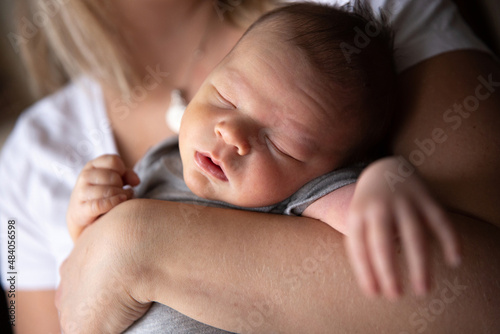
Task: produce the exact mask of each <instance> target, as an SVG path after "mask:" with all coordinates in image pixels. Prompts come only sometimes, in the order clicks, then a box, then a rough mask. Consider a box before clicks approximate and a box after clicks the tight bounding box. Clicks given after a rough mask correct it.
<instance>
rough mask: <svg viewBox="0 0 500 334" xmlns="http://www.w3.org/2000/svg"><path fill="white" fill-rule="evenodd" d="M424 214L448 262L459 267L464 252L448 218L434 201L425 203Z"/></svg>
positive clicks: (430, 200)
mask: <svg viewBox="0 0 500 334" xmlns="http://www.w3.org/2000/svg"><path fill="white" fill-rule="evenodd" d="M423 212H424V213H423V214H424V215H425V217H424V218H425V219H426V221H427V224H428V225H429V228H430V229H431V231H432V232H433V233H434V234H435V235H436V238H437V239H438V240H439V242H440V244H441V247H442V249H443V253H444V255H445V258H446V262H448V264H449V265H451V266H458V265H459V264H460V262H461V254H462V251H461V248H460V241H459V238H458V235H457V232H456V230H455V229H454V228H453V224H452V223H451V222H450V220H449V219H448V216H447V215H446V213H445V212H444V211H443V209H441V208H440V207H439V206H437V205H436V204H435V203H434V202H433V201H432V199H429V200H428V201H426V202H425V203H424V210H423Z"/></svg>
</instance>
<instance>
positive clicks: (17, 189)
mask: <svg viewBox="0 0 500 334" xmlns="http://www.w3.org/2000/svg"><path fill="white" fill-rule="evenodd" d="M317 2H326V3H336V2H338V3H345V2H346V1H345V0H339V1H334V0H329V1H327V0H322V1H319V0H318V1H317ZM370 4H371V5H372V7H373V8H379V7H380V8H383V10H384V12H385V13H386V14H387V15H389V18H390V22H392V26H393V28H394V29H395V30H396V34H395V46H396V48H397V49H398V53H397V54H396V63H397V66H398V69H399V71H402V70H404V69H406V68H408V67H410V66H412V65H414V64H416V63H418V62H420V61H422V60H424V59H426V58H429V57H432V56H434V55H437V54H440V53H443V52H446V51H450V50H458V49H476V50H483V51H486V52H489V51H488V49H487V48H486V47H485V46H484V45H483V44H482V43H481V42H480V41H479V40H478V39H477V38H476V37H475V36H474V35H473V34H472V32H471V31H470V29H469V28H468V27H467V26H465V24H464V23H463V21H462V20H461V18H460V17H459V16H458V13H457V10H456V9H455V7H454V5H453V4H452V3H451V1H449V0H442V1H440V0H433V1H421V0H414V1H409V0H400V1H398V0H372V1H370ZM109 153H117V149H116V146H115V143H114V138H113V136H112V131H111V126H110V124H109V120H108V118H107V115H106V111H105V106H104V101H103V96H102V92H101V89H100V87H99V85H98V84H96V83H95V82H93V81H91V80H89V79H82V80H79V81H78V82H75V83H71V84H69V85H68V86H66V87H65V88H63V89H62V90H60V91H59V92H57V93H55V94H53V95H51V96H48V97H46V98H44V99H43V100H41V101H40V102H38V103H36V104H35V105H33V106H32V107H31V108H29V109H28V110H26V111H25V112H24V113H23V114H22V116H21V117H20V118H19V120H18V121H17V124H16V126H15V128H14V130H13V132H12V133H11V135H10V137H9V139H8V140H7V142H6V143H5V145H4V148H3V150H2V152H1V155H0V236H1V246H0V262H1V275H2V284H3V285H4V288H7V289H8V286H9V283H8V282H7V281H6V279H5V277H6V276H7V273H8V272H11V271H15V272H17V281H16V289H23V290H26V289H35V290H40V289H55V288H56V286H57V284H58V281H59V272H58V268H59V266H60V264H61V263H62V261H63V260H64V259H65V258H66V257H67V255H68V254H69V252H70V251H71V248H72V241H71V239H70V236H69V234H68V231H67V227H66V219H65V216H66V210H67V206H68V202H69V197H70V194H71V191H72V189H73V186H74V184H75V181H76V178H77V176H78V174H79V173H80V171H81V169H82V168H83V166H84V164H85V163H86V162H87V161H89V160H91V159H93V158H95V157H97V156H99V155H102V154H109ZM9 219H14V220H15V221H16V223H15V227H16V248H15V251H16V254H15V256H16V258H15V263H14V265H15V267H14V270H12V269H10V268H9V263H8V261H7V259H8V255H9V254H8V253H7V228H8V221H9Z"/></svg>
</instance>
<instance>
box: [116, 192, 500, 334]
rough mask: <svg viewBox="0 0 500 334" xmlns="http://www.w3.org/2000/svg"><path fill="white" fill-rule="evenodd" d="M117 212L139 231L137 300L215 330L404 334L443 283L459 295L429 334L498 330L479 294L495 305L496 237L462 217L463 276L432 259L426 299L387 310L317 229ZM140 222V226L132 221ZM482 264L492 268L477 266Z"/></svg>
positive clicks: (130, 205)
mask: <svg viewBox="0 0 500 334" xmlns="http://www.w3.org/2000/svg"><path fill="white" fill-rule="evenodd" d="M122 209H123V210H127V211H129V212H130V213H131V215H126V214H125V215H124V216H129V217H133V218H132V220H135V222H134V221H132V220H131V221H128V220H127V223H126V225H127V226H128V227H127V228H130V229H131V231H133V230H138V229H140V230H141V232H139V234H138V235H139V238H138V239H136V241H135V242H134V243H136V244H137V245H136V246H134V245H133V243H132V244H130V243H129V244H128V245H127V247H129V248H130V247H135V249H133V253H142V257H141V256H138V257H137V256H136V260H139V262H141V263H142V265H143V266H144V267H149V269H148V270H147V271H146V272H148V273H149V276H148V277H142V280H143V282H144V284H143V286H142V288H141V289H139V290H140V291H141V292H140V294H142V295H141V296H139V295H138V296H136V297H135V299H136V300H141V301H143V302H146V301H157V302H160V303H163V304H166V305H168V306H170V307H172V308H174V309H177V310H178V311H180V312H182V313H185V314H186V315H188V316H190V317H192V318H194V319H196V320H198V321H201V322H205V323H207V324H209V325H212V326H215V327H219V328H223V329H226V330H229V331H235V332H241V333H251V332H257V333H275V332H283V333H304V332H314V333H335V332H346V331H350V332H354V331H359V332H370V331H371V330H372V329H373V328H382V329H384V331H386V332H392V331H396V330H405V329H408V330H410V331H411V330H414V329H415V328H413V329H412V326H413V325H412V322H409V321H410V320H409V319H410V318H411V317H412V316H413V317H415V315H414V313H415V312H416V311H417V310H419V309H424V308H425V307H428V305H429V304H430V303H432V302H433V300H435V299H436V298H443V297H442V296H443V295H444V294H445V293H450V292H449V291H445V292H443V291H444V290H443V288H444V287H446V286H447V284H455V285H456V286H457V289H458V290H457V291H458V292H457V294H459V295H460V303H453V304H452V303H450V304H449V305H448V304H447V305H446V312H445V313H443V314H442V315H441V316H440V317H439V318H436V317H434V318H436V320H435V321H433V322H432V323H430V322H429V323H428V325H427V326H428V328H429V329H430V330H431V332H432V331H434V332H442V331H444V330H445V329H446V328H447V329H448V330H449V329H450V328H456V329H457V332H460V330H463V332H464V333H465V332H467V331H468V330H470V329H471V328H473V327H472V326H479V324H482V323H483V324H484V323H488V324H490V325H495V326H500V324H499V323H495V321H496V320H494V319H496V318H497V317H496V316H493V315H494V313H495V312H497V311H496V310H497V309H498V306H500V305H498V303H497V300H498V298H497V299H495V298H486V297H485V296H486V295H484V294H482V293H479V292H480V291H485V289H486V290H488V291H489V293H490V295H495V296H497V297H500V295H499V291H498V289H497V288H495V286H496V285H495V284H496V283H495V279H493V277H497V275H498V274H500V269H499V268H500V246H499V243H498V240H500V234H499V232H498V230H497V229H496V228H492V227H489V226H487V225H486V226H483V225H482V224H480V226H473V225H474V224H472V223H471V222H470V221H468V220H466V219H465V218H460V217H454V218H455V222H456V223H457V224H458V227H459V229H460V230H461V231H462V232H463V233H465V235H469V236H467V237H466V238H465V239H466V240H464V248H465V250H466V251H468V252H469V254H468V255H469V257H467V256H466V257H464V264H463V266H462V267H461V270H460V271H455V272H454V271H450V270H448V269H447V268H446V267H445V266H442V265H441V261H440V260H439V259H438V260H436V261H435V263H434V265H433V273H434V274H435V276H434V277H435V282H434V283H437V287H436V286H435V289H434V290H433V292H432V293H431V294H430V295H429V296H428V298H424V299H420V300H415V299H414V298H413V297H412V296H411V295H410V296H409V295H406V297H404V298H403V299H402V300H401V301H399V302H398V303H390V302H388V301H385V300H369V299H366V297H365V296H364V295H363V294H362V293H361V292H360V291H359V290H358V287H357V285H356V283H355V281H354V279H353V276H352V274H351V270H350V266H349V264H348V261H347V259H346V256H345V254H344V249H343V243H342V240H341V236H340V234H339V233H337V232H336V231H335V230H333V229H332V228H330V227H329V226H327V225H326V224H323V223H321V222H318V221H314V220H311V219H305V218H296V217H295V218H294V217H288V216H279V215H265V214H260V213H250V212H244V211H233V210H224V209H217V208H206V207H194V206H191V205H185V204H179V203H170V202H164V201H154V200H134V201H129V202H127V203H125V205H124V206H122ZM127 211H125V212H127ZM140 216H143V217H147V219H145V220H143V221H141V222H138V221H137V217H140ZM464 219H465V220H464ZM479 245H481V247H479ZM141 249H142V251H141ZM471 253H472V254H471ZM486 256H489V257H490V258H492V259H493V262H494V263H495V264H494V265H492V264H491V263H486V261H478V259H479V258H481V257H486ZM151 268H153V269H151ZM494 268H496V269H494ZM401 269H402V273H403V276H405V275H406V273H405V270H404V268H401ZM493 271H494V273H493ZM486 272H487V273H488V275H479V276H478V273H486ZM443 284H444V286H443ZM463 286H466V288H463ZM407 291H408V290H407ZM457 296H458V295H457ZM457 296H456V297H454V298H458V297H457ZM448 297H449V298H451V297H453V296H452V295H450V296H448ZM464 304H466V305H469V306H470V308H468V309H467V310H465V309H463V308H462V307H461V306H460V305H464ZM474 309H486V310H487V311H486V313H484V314H479V313H476V312H473V311H471V310H474ZM478 317H479V318H478ZM384 319H385V320H384ZM457 319H459V320H457ZM450 326H451V327H450Z"/></svg>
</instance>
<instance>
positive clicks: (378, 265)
mask: <svg viewBox="0 0 500 334" xmlns="http://www.w3.org/2000/svg"><path fill="white" fill-rule="evenodd" d="M399 165H400V162H399V161H398V160H397V159H396V158H385V159H382V160H378V161H376V162H374V163H373V164H371V165H370V166H368V167H367V169H366V170H365V171H364V172H363V173H362V174H361V176H360V179H359V181H358V184H357V185H356V190H355V192H354V195H353V198H352V201H351V204H350V207H349V212H348V216H347V230H348V232H347V235H348V237H347V238H346V239H345V242H346V247H347V252H348V254H349V258H350V261H351V264H352V267H353V269H354V272H355V275H356V276H357V279H358V283H359V284H360V286H361V288H362V289H363V290H364V291H365V293H367V294H368V295H375V294H378V293H382V294H384V295H385V296H386V297H388V298H390V299H394V298H397V297H398V296H400V295H401V293H402V289H401V283H400V279H399V278H398V274H397V268H396V253H397V248H398V247H397V243H398V240H400V242H401V244H402V248H403V250H404V252H405V255H406V260H407V263H408V269H409V275H410V281H411V283H412V285H413V289H414V291H415V293H416V294H417V295H424V294H426V293H427V292H428V291H429V285H430V283H429V269H428V266H429V263H428V261H427V252H428V251H427V246H428V239H427V236H426V232H427V231H431V232H432V233H433V234H434V236H435V237H436V239H437V240H438V241H439V243H440V244H441V246H442V248H443V252H444V255H445V259H446V260H447V263H448V264H449V265H458V264H459V263H460V247H459V246H460V245H459V242H458V237H457V234H456V232H455V229H454V227H453V226H452V224H451V223H450V221H449V219H448V217H447V215H446V214H445V212H444V210H443V209H441V207H440V205H439V204H438V203H437V202H436V201H435V200H434V199H433V198H432V197H431V196H430V194H429V192H428V190H427V188H426V186H425V185H424V184H423V182H422V181H421V180H420V178H419V177H417V175H416V174H415V173H413V174H412V175H405V176H404V177H403V176H401V175H399V174H398V167H399ZM396 180H397V181H398V182H396Z"/></svg>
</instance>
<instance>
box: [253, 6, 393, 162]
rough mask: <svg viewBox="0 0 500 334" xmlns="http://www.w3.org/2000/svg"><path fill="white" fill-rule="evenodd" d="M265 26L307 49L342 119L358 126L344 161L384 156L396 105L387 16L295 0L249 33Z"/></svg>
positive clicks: (267, 16)
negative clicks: (381, 148) (382, 151)
mask: <svg viewBox="0 0 500 334" xmlns="http://www.w3.org/2000/svg"><path fill="white" fill-rule="evenodd" d="M262 24H265V27H266V31H268V30H269V29H270V30H271V31H272V32H276V33H277V34H278V36H279V37H280V38H281V37H283V38H284V41H285V42H289V43H291V44H292V45H293V46H295V47H297V48H298V49H299V50H300V51H302V54H303V55H304V56H305V58H306V61H307V62H308V63H309V65H310V66H309V67H310V68H312V70H313V72H314V73H312V75H314V76H315V78H318V79H321V80H319V82H320V83H321V86H322V91H324V92H326V94H327V95H329V96H330V97H331V99H330V100H331V101H336V102H334V103H333V106H332V109H335V113H336V114H337V115H340V121H341V122H342V123H344V122H345V123H344V124H346V126H353V127H355V128H357V130H356V131H351V132H353V134H352V138H349V139H348V142H349V145H347V146H348V147H345V152H343V155H344V156H345V158H344V159H343V163H342V165H345V164H348V163H353V162H356V161H360V160H366V159H370V158H373V154H374V152H377V153H376V154H378V153H379V152H380V145H381V144H382V142H383V140H384V139H385V138H386V137H387V133H388V131H389V127H390V123H391V119H392V118H393V114H394V110H395V104H396V103H395V88H396V71H395V66H394V61H393V38H392V31H391V30H390V29H389V27H388V26H387V24H386V20H385V17H384V15H382V13H380V18H378V19H375V15H374V14H373V12H372V10H371V9H370V8H368V7H367V5H364V4H363V3H362V2H361V1H354V2H353V4H350V5H346V6H342V7H332V6H328V5H319V4H313V3H294V4H290V5H286V6H282V7H279V8H278V9H275V10H274V11H271V12H269V13H267V14H265V15H264V16H262V17H261V18H260V19H259V20H258V21H257V22H255V23H254V24H253V25H252V27H250V29H249V31H251V30H252V29H255V28H256V27H259V26H261V25H262ZM316 81H317V82H318V80H316ZM337 102H340V103H337Z"/></svg>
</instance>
